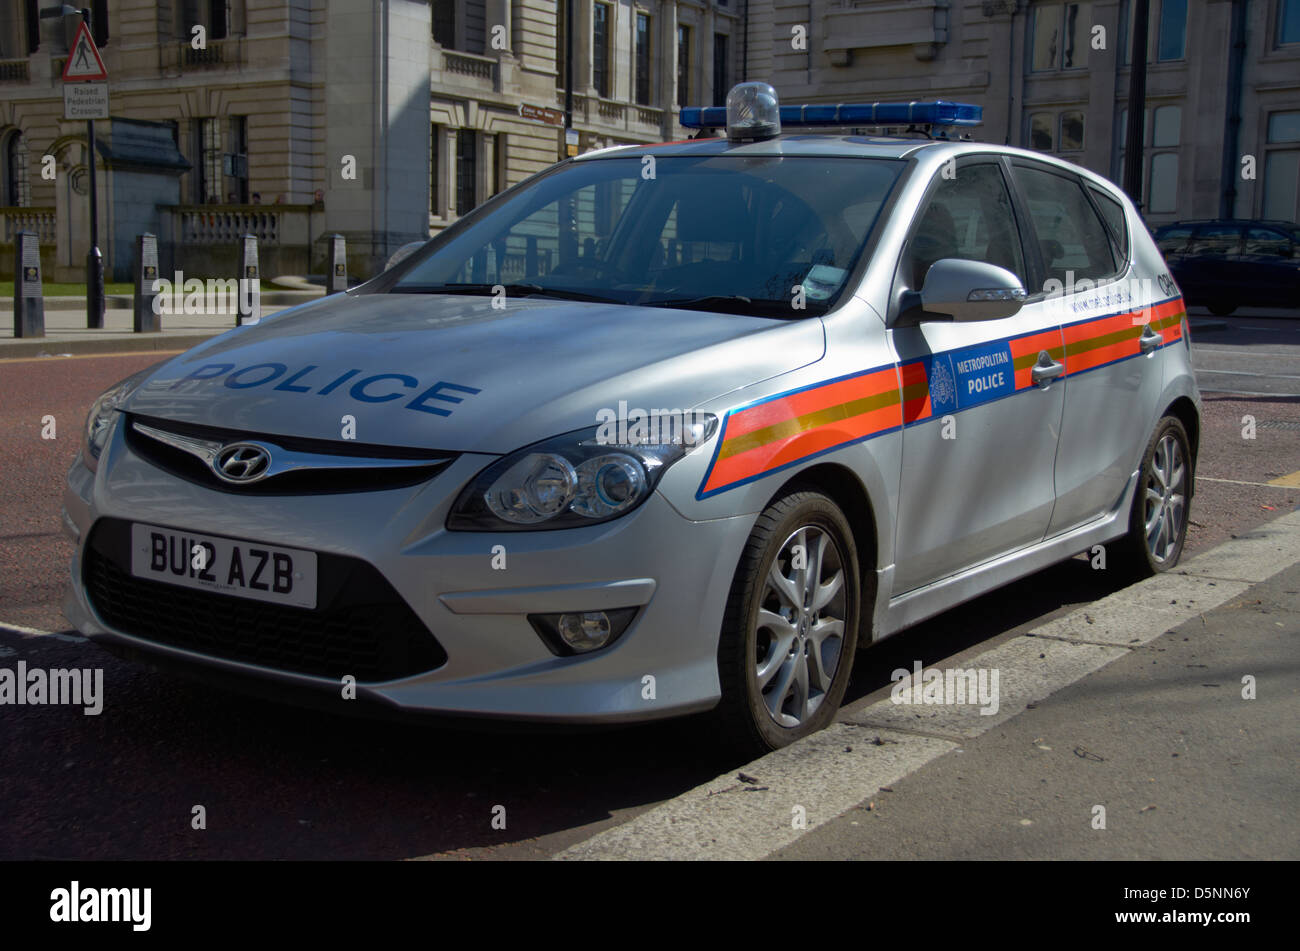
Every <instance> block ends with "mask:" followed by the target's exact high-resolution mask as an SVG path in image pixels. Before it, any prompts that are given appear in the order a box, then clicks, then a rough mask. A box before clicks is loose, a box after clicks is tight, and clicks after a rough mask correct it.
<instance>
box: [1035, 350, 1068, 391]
mask: <svg viewBox="0 0 1300 951" xmlns="http://www.w3.org/2000/svg"><path fill="white" fill-rule="evenodd" d="M1064 372H1065V364H1064V363H1057V362H1056V361H1054V360H1053V359H1052V358H1051V356H1050V355H1049V354H1048V352H1047V351H1046V350H1039V351H1038V362H1037V363H1035V364H1034V366H1033V369H1031V370H1030V371H1029V378H1030V379H1031V380H1033V381H1034V382H1035V383H1039V384H1046V383H1050V382H1051V381H1052V380H1054V379H1056V378H1057V377H1058V376H1060V375H1061V374H1062V373H1064Z"/></svg>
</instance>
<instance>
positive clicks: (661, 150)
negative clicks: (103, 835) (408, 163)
mask: <svg viewBox="0 0 1300 951" xmlns="http://www.w3.org/2000/svg"><path fill="white" fill-rule="evenodd" d="M988 152H992V153H996V154H998V155H1006V156H1010V157H1013V158H1014V157H1020V158H1026V159H1031V160H1033V161H1036V162H1041V163H1043V164H1045V165H1051V166H1055V167H1056V168H1058V169H1060V170H1062V171H1064V172H1068V173H1071V174H1075V175H1079V176H1080V177H1082V178H1083V179H1084V180H1085V181H1087V182H1088V183H1089V184H1092V185H1095V186H1097V187H1101V188H1106V189H1109V190H1110V191H1112V192H1116V193H1120V192H1119V188H1118V186H1117V185H1115V184H1114V183H1113V182H1111V181H1110V180H1109V179H1107V178H1105V177H1104V176H1101V175H1098V174H1097V173H1095V172H1093V171H1091V170H1089V169H1086V168H1083V167H1082V166H1079V165H1075V164H1073V163H1072V162H1068V161H1066V160H1064V159H1061V158H1057V157H1056V156H1055V155H1050V154H1048V153H1045V152H1036V151H1030V150H1028V149H1021V148H1016V147H1015V146H1010V145H1003V144H1002V143H995V142H980V141H978V140H974V139H924V138H902V137H899V136H884V135H850V134H837V133H828V132H804V131H799V132H792V133H784V134H781V135H778V136H774V137H772V138H770V139H760V140H758V141H752V142H746V141H741V142H733V141H731V140H730V139H728V138H727V137H726V136H724V135H717V136H713V137H710V138H707V139H681V140H678V141H676V142H657V143H648V144H644V145H613V146H610V147H608V148H603V149H596V150H594V151H591V152H584V153H583V154H582V155H578V156H575V157H574V158H573V159H571V160H570V161H575V162H580V161H590V160H592V159H602V158H614V157H630V156H634V155H647V154H649V155H656V156H697V157H700V156H709V155H738V156H742V157H744V156H755V157H757V156H771V155H782V156H785V155H813V156H824V157H840V156H843V157H848V158H868V159H893V160H905V159H912V158H916V157H922V156H923V157H924V158H925V159H926V161H927V162H930V163H934V164H938V163H941V162H944V161H946V160H947V159H948V158H949V157H960V156H962V155H966V154H970V153H988Z"/></svg>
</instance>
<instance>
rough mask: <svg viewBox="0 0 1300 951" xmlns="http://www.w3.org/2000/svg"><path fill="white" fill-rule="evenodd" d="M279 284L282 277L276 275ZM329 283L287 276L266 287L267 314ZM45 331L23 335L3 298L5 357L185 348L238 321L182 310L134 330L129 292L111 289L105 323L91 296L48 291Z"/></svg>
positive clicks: (318, 293) (0, 345) (1, 345)
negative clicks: (156, 327)
mask: <svg viewBox="0 0 1300 951" xmlns="http://www.w3.org/2000/svg"><path fill="white" fill-rule="evenodd" d="M276 283H277V285H280V284H281V280H280V279H277V282H276ZM322 296H324V289H323V288H321V287H314V286H313V285H311V284H310V283H308V282H307V281H305V280H303V279H299V278H287V279H284V280H283V285H282V286H268V287H263V289H262V293H261V304H262V314H263V316H266V317H269V316H271V315H272V314H274V313H277V312H278V311H281V310H284V309H285V308H288V307H294V306H296V305H298V304H305V303H307V302H309V301H313V300H318V299H319V298H321V297H322ZM44 304H45V336H44V337H32V338H22V339H18V338H15V337H14V329H13V317H12V315H13V309H14V308H13V298H11V297H5V298H0V360H13V359H19V360H21V359H26V358H29V357H39V356H72V355H83V354H95V353H136V352H145V351H181V350H188V349H190V348H191V347H197V346H198V345H199V344H201V343H203V342H204V341H205V340H208V339H210V338H212V337H215V336H217V335H218V334H223V333H225V332H226V331H227V330H232V329H233V328H234V327H235V315H234V314H206V313H204V314H178V315H175V316H168V315H164V316H162V318H161V323H162V328H163V329H162V331H161V332H159V333H135V332H134V331H133V330H132V323H133V317H132V301H131V298H130V297H123V296H121V295H116V294H114V295H109V296H108V297H107V298H106V304H107V308H106V310H105V314H104V326H103V327H101V328H94V329H91V328H88V327H87V326H86V298H84V297H47V298H45V300H44Z"/></svg>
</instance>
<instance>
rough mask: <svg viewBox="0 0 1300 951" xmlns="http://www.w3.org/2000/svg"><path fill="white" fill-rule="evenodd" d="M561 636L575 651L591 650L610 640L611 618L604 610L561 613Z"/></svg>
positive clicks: (559, 625) (602, 645)
mask: <svg viewBox="0 0 1300 951" xmlns="http://www.w3.org/2000/svg"><path fill="white" fill-rule="evenodd" d="M557 626H558V627H559V629H560V637H561V638H563V639H564V643H566V644H568V645H569V646H570V647H572V648H573V649H574V650H575V651H591V650H595V649H596V648H597V647H604V646H605V644H606V642H608V641H609V633H610V630H609V618H608V617H607V616H606V615H605V612H604V611H587V612H586V613H585V614H561V615H560V623H559V624H558V625H557Z"/></svg>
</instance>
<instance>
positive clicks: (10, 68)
mask: <svg viewBox="0 0 1300 951" xmlns="http://www.w3.org/2000/svg"><path fill="white" fill-rule="evenodd" d="M30 78H31V74H30V73H29V72H28V69H27V60H25V59H0V83H25V82H27V81H28V80H29V79H30Z"/></svg>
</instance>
